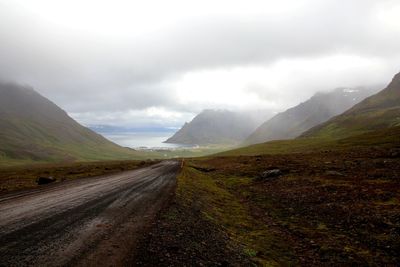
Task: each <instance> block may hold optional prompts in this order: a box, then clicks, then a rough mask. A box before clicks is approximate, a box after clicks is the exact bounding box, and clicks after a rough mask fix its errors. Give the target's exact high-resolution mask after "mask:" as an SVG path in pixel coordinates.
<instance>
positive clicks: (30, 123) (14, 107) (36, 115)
mask: <svg viewBox="0 0 400 267" xmlns="http://www.w3.org/2000/svg"><path fill="white" fill-rule="evenodd" d="M134 153H137V152H134V151H132V150H130V149H127V148H123V147H120V146H118V145H116V144H114V143H112V142H110V141H108V140H107V139H105V138H104V137H102V136H101V135H99V134H96V133H95V132H93V131H92V130H89V129H88V128H85V127H83V126H82V125H80V124H79V123H77V122H76V121H74V120H73V119H72V118H70V117H69V116H68V115H67V113H66V112H65V111H64V110H62V109H60V108H59V107H58V106H57V105H56V104H54V103H53V102H51V101H50V100H48V99H46V98H45V97H43V96H41V95H40V94H39V93H37V92H36V91H34V90H33V89H31V88H28V87H24V86H20V85H16V84H12V83H0V160H2V161H7V160H9V161H11V160H25V161H72V160H106V159H122V158H131V157H133V156H135V154H134Z"/></svg>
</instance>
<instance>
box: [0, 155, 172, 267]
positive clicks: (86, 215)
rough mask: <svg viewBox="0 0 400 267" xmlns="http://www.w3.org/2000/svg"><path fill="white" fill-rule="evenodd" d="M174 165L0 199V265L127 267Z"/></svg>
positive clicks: (164, 195)
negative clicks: (125, 266)
mask: <svg viewBox="0 0 400 267" xmlns="http://www.w3.org/2000/svg"><path fill="white" fill-rule="evenodd" d="M179 169H180V163H179V162H177V161H164V162H161V163H159V164H156V165H153V166H150V167H146V168H142V169H138V170H134V171H126V172H121V173H117V174H112V175H105V176H101V177H93V178H86V179H79V180H73V181H67V182H62V183H57V184H50V185H45V186H42V187H41V188H38V189H35V190H29V191H24V192H16V193H13V194H8V195H3V196H0V266H123V265H129V262H131V261H132V260H133V259H132V257H133V255H134V253H133V252H134V250H135V244H136V243H137V239H138V237H140V236H141V235H142V234H143V231H146V229H147V227H148V225H149V224H150V223H152V222H153V219H154V216H155V214H156V213H157V211H158V210H159V209H160V208H161V207H162V206H163V204H165V203H166V202H167V201H168V199H169V197H170V195H171V194H172V192H173V190H174V187H175V183H176V179H175V178H176V175H177V173H178V171H179Z"/></svg>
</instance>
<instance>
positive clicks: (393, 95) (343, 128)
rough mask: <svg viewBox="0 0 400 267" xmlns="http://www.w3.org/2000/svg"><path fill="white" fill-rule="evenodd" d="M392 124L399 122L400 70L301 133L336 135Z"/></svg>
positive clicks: (363, 131)
mask: <svg viewBox="0 0 400 267" xmlns="http://www.w3.org/2000/svg"><path fill="white" fill-rule="evenodd" d="M394 126H400V73H399V74H397V75H395V76H394V78H393V80H392V82H391V83H390V84H389V85H388V86H387V87H386V88H385V89H384V90H382V91H381V92H379V93H377V94H376V95H373V96H371V97H369V98H367V99H365V100H364V101H362V102H361V103H359V104H357V105H355V106H354V107H352V108H351V109H349V110H348V111H346V112H344V113H343V114H341V115H339V116H337V117H334V118H332V119H331V120H329V121H327V122H326V123H323V124H321V125H318V126H316V127H314V128H312V129H310V130H309V131H307V132H305V133H304V134H302V136H301V137H320V138H333V139H337V138H343V137H347V136H353V135H357V134H362V133H366V132H371V131H375V130H379V129H385V128H390V127H394Z"/></svg>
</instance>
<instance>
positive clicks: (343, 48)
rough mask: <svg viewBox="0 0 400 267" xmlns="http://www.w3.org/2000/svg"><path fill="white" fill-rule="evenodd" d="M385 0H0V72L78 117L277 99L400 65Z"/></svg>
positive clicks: (180, 118)
mask: <svg viewBox="0 0 400 267" xmlns="http://www.w3.org/2000/svg"><path fill="white" fill-rule="evenodd" d="M399 13H400V3H399V2H398V1H391V0H354V1H346V2H342V1H335V0H324V1H317V0H282V1H278V2H277V1H272V0H263V1H261V0H247V1H233V2H232V1H227V0H222V1H217V2H216V1H211V0H206V1H181V0H171V1H156V0H150V1H128V0H117V1H94V0H87V1H78V0H70V1H50V0H36V1H23V0H1V1H0V36H1V42H0V58H1V59H2V60H1V61H0V80H3V81H12V82H16V83H19V84H28V85H30V86H32V87H34V88H35V89H36V90H37V91H38V92H40V93H41V94H42V95H44V96H46V97H48V98H49V99H51V100H52V101H54V102H56V103H58V104H59V105H60V106H61V107H62V108H63V109H65V110H66V111H67V112H68V113H69V114H70V115H71V116H72V117H73V118H75V119H76V120H78V121H79V122H81V123H84V124H85V125H99V124H101V125H115V126H127V127H164V126H166V127H179V126H181V125H182V124H183V123H184V122H185V121H190V120H191V119H192V118H193V117H194V116H195V115H196V114H198V113H199V112H201V111H202V110H204V109H229V110H240V111H242V110H259V109H266V110H275V111H281V110H285V109H287V108H289V107H291V106H294V105H297V104H298V103H299V102H303V101H305V100H307V99H308V98H310V97H311V96H312V95H314V94H315V93H316V92H317V91H319V90H321V88H322V90H329V89H330V88H337V87H356V86H368V85H373V84H382V83H384V82H385V81H386V80H388V79H390V77H391V76H392V74H393V73H396V72H398V63H399V62H400V50H399V49H398V47H400V22H399V19H398V14H399Z"/></svg>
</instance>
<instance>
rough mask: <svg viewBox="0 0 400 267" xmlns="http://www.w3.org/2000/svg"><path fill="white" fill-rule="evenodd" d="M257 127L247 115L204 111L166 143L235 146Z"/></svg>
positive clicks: (255, 122) (254, 120)
mask: <svg viewBox="0 0 400 267" xmlns="http://www.w3.org/2000/svg"><path fill="white" fill-rule="evenodd" d="M258 125H259V121H258V120H257V119H255V118H254V117H253V116H251V115H250V114H247V113H240V112H232V111H227V110H204V111H203V112H201V113H200V114H198V115H197V116H196V117H195V118H194V119H193V120H192V121H191V122H189V123H185V125H183V127H182V128H181V129H180V130H179V131H178V132H176V133H175V134H174V135H173V136H172V137H171V138H169V139H168V140H167V141H166V143H176V144H187V145H235V144H238V143H240V142H242V141H243V140H244V139H245V138H246V137H247V136H248V135H249V134H250V133H251V132H252V131H254V130H255V129H256V127H257V126H258Z"/></svg>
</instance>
